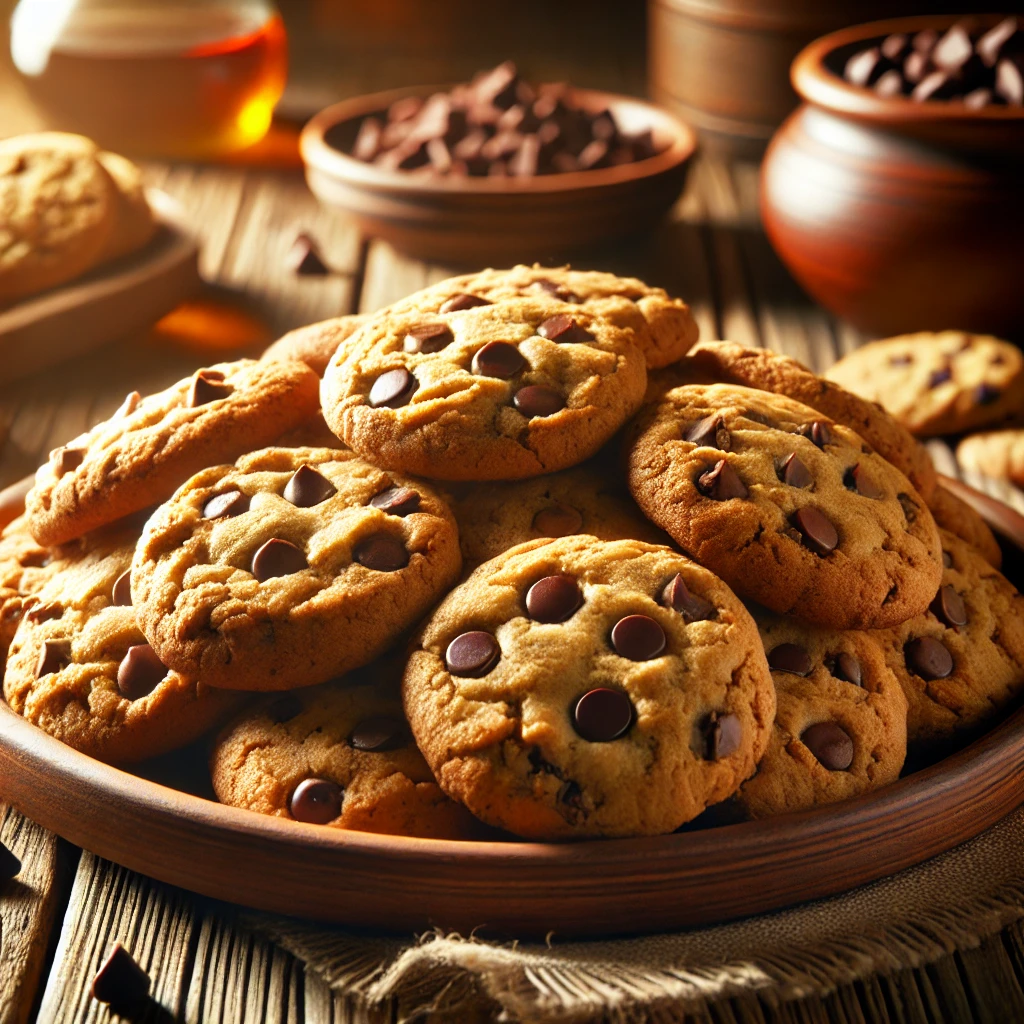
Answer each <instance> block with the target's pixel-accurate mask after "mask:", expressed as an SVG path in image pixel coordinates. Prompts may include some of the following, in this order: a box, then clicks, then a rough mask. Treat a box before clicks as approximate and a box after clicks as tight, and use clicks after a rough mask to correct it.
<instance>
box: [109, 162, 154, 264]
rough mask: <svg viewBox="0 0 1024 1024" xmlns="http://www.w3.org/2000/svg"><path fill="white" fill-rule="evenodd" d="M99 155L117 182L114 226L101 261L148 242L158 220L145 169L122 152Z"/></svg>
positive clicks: (133, 250) (115, 257) (134, 250)
mask: <svg viewBox="0 0 1024 1024" xmlns="http://www.w3.org/2000/svg"><path fill="white" fill-rule="evenodd" d="M96 159H97V160H99V162H100V163H101V164H102V165H103V169H104V170H105V171H106V172H107V174H109V175H110V177H111V179H112V180H113V182H114V184H115V185H116V186H117V200H116V203H115V217H114V226H113V230H112V231H111V232H110V236H109V238H108V239H107V244H106V245H105V246H104V247H103V252H102V253H101V254H100V260H101V261H106V260H115V259H118V258H120V257H121V256H128V255H130V254H132V253H135V252H138V251H139V250H140V249H142V248H143V247H144V246H145V245H147V244H148V243H149V241H150V239H151V238H152V237H153V236H154V235H155V234H156V230H157V224H156V219H155V218H154V217H153V211H152V210H151V209H150V208H149V203H148V202H147V201H146V187H145V183H144V182H143V180H142V171H140V170H139V168H138V167H136V166H135V164H133V163H132V162H131V160H129V159H128V158H127V157H123V156H121V155H120V154H118V153H107V152H102V153H98V154H97V155H96Z"/></svg>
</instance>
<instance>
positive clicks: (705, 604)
mask: <svg viewBox="0 0 1024 1024" xmlns="http://www.w3.org/2000/svg"><path fill="white" fill-rule="evenodd" d="M659 603H660V604H662V605H664V606H665V607H666V608H671V609H672V610H673V611H676V612H679V614H680V615H682V617H683V620H684V621H685V622H703V621H704V620H706V619H712V618H714V616H715V606H714V605H713V604H712V603H711V602H710V601H705V600H704V598H703V597H698V596H697V595H696V594H694V593H691V591H690V589H689V587H687V585H686V581H685V580H684V579H683V576H682V573H678V572H677V573H676V574H675V576H673V577H672V579H670V580H669V581H668V583H666V584H665V587H664V589H663V590H662V592H661V597H660V600H659Z"/></svg>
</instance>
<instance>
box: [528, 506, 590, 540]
mask: <svg viewBox="0 0 1024 1024" xmlns="http://www.w3.org/2000/svg"><path fill="white" fill-rule="evenodd" d="M533 528H534V530H535V531H536V532H537V533H539V534H540V535H541V536H542V537H571V536H572V535H573V534H574V533H579V532H580V530H581V529H582V528H583V516H582V514H581V513H580V512H579V511H578V510H577V509H574V508H573V507H572V506H571V505H563V504H562V503H561V502H558V503H557V504H555V505H549V506H548V507H547V508H542V509H541V510H540V511H539V512H538V513H537V514H536V515H535V516H534V517H533Z"/></svg>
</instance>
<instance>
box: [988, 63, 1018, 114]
mask: <svg viewBox="0 0 1024 1024" xmlns="http://www.w3.org/2000/svg"><path fill="white" fill-rule="evenodd" d="M995 91H996V95H997V96H999V97H1000V98H1002V99H1003V100H1005V101H1006V102H1007V103H1012V104H1014V105H1015V106H1019V105H1020V104H1021V103H1024V73H1022V72H1021V69H1020V68H1019V67H1018V66H1017V63H1016V62H1014V61H1011V60H1001V61H1000V62H999V63H998V64H997V65H996V89H995Z"/></svg>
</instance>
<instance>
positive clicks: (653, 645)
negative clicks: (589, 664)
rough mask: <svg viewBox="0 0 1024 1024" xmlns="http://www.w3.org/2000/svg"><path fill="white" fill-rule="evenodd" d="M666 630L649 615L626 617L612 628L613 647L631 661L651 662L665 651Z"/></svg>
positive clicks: (617, 652)
mask: <svg viewBox="0 0 1024 1024" xmlns="http://www.w3.org/2000/svg"><path fill="white" fill-rule="evenodd" d="M665 643H666V639H665V630H663V629H662V628H661V624H660V623H658V622H655V620H654V619H652V618H651V617H650V616H649V615H626V616H625V617H624V618H621V619H619V621H618V622H616V623H615V625H614V626H612V647H614V648H615V653H616V654H621V655H622V657H623V658H629V660H630V661H650V660H651V659H652V658H657V657H658V655H659V654H661V653H662V652H663V651H664V650H665Z"/></svg>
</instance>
